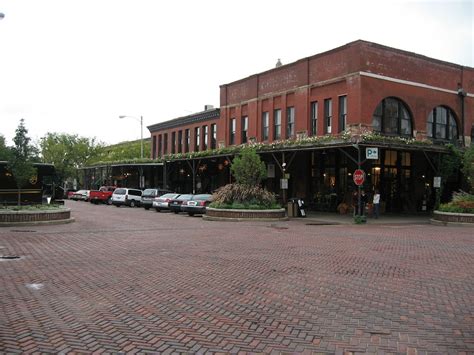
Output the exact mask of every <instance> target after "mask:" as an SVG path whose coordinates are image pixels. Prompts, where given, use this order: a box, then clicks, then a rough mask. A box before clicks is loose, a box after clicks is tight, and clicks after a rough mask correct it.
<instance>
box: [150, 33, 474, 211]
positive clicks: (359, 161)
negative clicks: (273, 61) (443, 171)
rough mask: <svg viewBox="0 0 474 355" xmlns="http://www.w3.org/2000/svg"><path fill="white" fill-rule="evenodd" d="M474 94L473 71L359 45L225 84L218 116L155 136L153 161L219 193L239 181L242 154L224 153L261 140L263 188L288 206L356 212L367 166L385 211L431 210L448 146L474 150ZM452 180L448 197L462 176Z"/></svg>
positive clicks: (153, 129) (181, 122)
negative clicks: (358, 181)
mask: <svg viewBox="0 0 474 355" xmlns="http://www.w3.org/2000/svg"><path fill="white" fill-rule="evenodd" d="M473 93H474V70H473V69H472V68H469V67H464V66H460V65H456V64H452V63H447V62H443V61H439V60H436V59H432V58H428V57H425V56H421V55H418V54H415V53H410V52H406V51H402V50H398V49H394V48H390V47H386V46H382V45H378V44H375V43H370V42H366V41H355V42H352V43H349V44H347V45H344V46H342V47H339V48H336V49H333V50H330V51H328V52H324V53H320V54H317V55H314V56H311V57H308V58H304V59H301V60H298V61H296V62H294V63H290V64H287V65H283V66H278V67H276V68H274V69H271V70H268V71H266V72H263V73H259V74H255V75H252V76H249V77H247V78H244V79H241V80H238V81H235V82H232V83H229V84H225V85H222V86H221V87H220V109H210V110H205V111H203V112H200V113H197V114H194V115H189V116H186V117H181V118H178V119H174V120H170V121H166V122H162V123H158V124H156V125H153V126H150V127H148V128H149V130H150V133H151V136H152V142H153V144H152V157H154V158H163V157H167V159H168V158H169V159H171V158H172V157H174V158H175V159H171V160H172V161H173V162H174V165H175V169H174V170H175V173H176V175H175V176H172V175H170V176H169V179H167V181H168V182H169V183H170V184H173V183H177V184H176V187H177V188H179V189H182V190H190V186H191V189H192V190H193V191H194V190H196V181H197V180H199V181H198V182H199V186H200V188H199V189H198V190H204V189H206V190H212V189H214V188H216V187H218V186H220V185H222V184H225V183H226V182H228V181H231V177H230V175H229V174H230V173H229V172H228V170H226V167H227V166H228V165H229V163H230V161H231V160H232V155H231V154H227V155H226V154H220V153H219V151H220V150H219V149H222V148H226V147H232V146H240V145H245V144H254V143H256V144H261V145H264V147H263V148H262V149H261V150H260V154H261V156H262V159H263V160H264V161H265V162H266V163H267V166H268V169H269V173H268V178H267V180H266V181H265V185H266V186H267V187H268V188H269V189H271V190H273V191H275V192H277V193H279V194H280V195H283V200H285V198H287V197H290V196H295V197H300V198H304V199H305V200H306V201H307V203H309V204H310V205H314V206H315V208H320V209H326V208H327V209H328V210H334V209H335V206H337V205H338V204H340V203H341V202H347V203H349V201H348V199H349V198H350V193H351V190H352V189H353V188H354V183H353V182H352V173H353V171H354V170H355V169H356V168H362V169H363V170H364V171H365V172H366V174H367V178H366V181H365V183H364V187H365V188H366V189H367V190H369V191H373V190H374V189H379V190H380V191H381V195H382V199H383V201H384V204H385V206H384V207H385V208H386V210H387V211H420V210H426V209H428V208H429V206H430V203H431V204H432V203H433V202H432V201H433V189H434V186H433V179H434V177H435V176H437V175H438V174H439V170H440V161H441V155H442V154H444V153H446V152H447V149H446V144H448V143H449V144H453V145H456V146H464V145H469V144H471V141H472V134H473V133H472V132H473V119H472V117H473V114H474V94H473ZM348 135H349V136H350V137H351V138H350V139H349V140H348V139H347V137H348ZM370 135H373V136H376V137H379V138H380V137H387V138H392V139H393V138H400V139H402V140H401V141H398V143H396V142H395V141H394V140H392V141H390V140H388V141H387V140H385V139H378V140H377V139H373V140H370V139H367V137H370ZM312 137H314V138H315V140H314V141H313V140H311V138H312ZM318 137H329V138H333V140H332V141H331V140H326V142H327V143H325V144H320V142H319V141H317V139H316V138H318ZM362 137H364V139H362ZM285 142H287V144H285ZM295 142H299V143H298V144H296V143H295ZM387 142H388V143H387ZM413 142H415V144H411V143H413ZM416 142H429V144H416ZM280 143H281V144H280ZM300 143H301V144H300ZM303 143H304V144H303ZM408 143H410V144H408ZM265 145H266V146H265ZM265 147H266V148H265ZM367 147H369V148H370V147H372V148H377V150H378V152H379V154H378V157H377V159H366V156H365V148H367ZM216 149H217V150H216ZM206 150H211V151H213V150H215V152H216V153H215V154H214V155H212V154H210V155H209V157H208V158H200V160H199V162H198V161H196V160H195V159H194V158H186V157H181V156H177V154H180V153H181V154H184V155H185V154H186V153H191V152H198V151H200V152H202V151H206ZM361 151H362V152H361ZM191 163H192V164H194V165H192V164H191ZM196 164H197V165H196ZM178 165H179V167H177V166H178ZM169 167H170V168H171V170H172V169H173V164H170V165H169ZM203 167H205V168H203ZM197 175H199V176H197ZM209 176H212V178H211V179H210V180H211V182H209V181H208V183H204V180H205V179H206V178H209ZM190 178H192V180H193V181H192V182H190ZM282 179H285V180H288V189H282V188H281V187H282V186H281V185H280V184H281V180H282ZM180 181H181V182H180ZM445 183H446V186H448V187H450V188H448V189H445V192H446V193H447V191H449V190H450V189H454V188H456V187H458V186H459V183H460V181H459V177H458V176H453V177H450V178H449V181H446V182H445ZM187 192H189V191H187Z"/></svg>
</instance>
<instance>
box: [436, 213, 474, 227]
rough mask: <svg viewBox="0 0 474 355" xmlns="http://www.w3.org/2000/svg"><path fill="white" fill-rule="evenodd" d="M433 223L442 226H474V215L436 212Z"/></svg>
mask: <svg viewBox="0 0 474 355" xmlns="http://www.w3.org/2000/svg"><path fill="white" fill-rule="evenodd" d="M432 221H433V222H434V223H441V224H448V223H463V224H464V223H465V224H472V225H473V226H474V214H472V213H453V212H440V211H434V213H433V219H432Z"/></svg>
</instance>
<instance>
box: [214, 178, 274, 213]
mask: <svg viewBox="0 0 474 355" xmlns="http://www.w3.org/2000/svg"><path fill="white" fill-rule="evenodd" d="M210 206H211V207H215V208H233V209H276V208H280V206H279V205H278V204H277V203H276V199H275V195H274V194H273V193H271V192H269V191H267V190H265V189H262V188H261V187H260V186H248V185H241V184H228V185H225V186H223V187H221V188H220V189H218V190H217V191H216V193H214V195H213V202H212V203H211V205H210Z"/></svg>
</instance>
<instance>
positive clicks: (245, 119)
mask: <svg viewBox="0 0 474 355" xmlns="http://www.w3.org/2000/svg"><path fill="white" fill-rule="evenodd" d="M241 128H242V144H243V143H247V131H248V129H249V118H248V117H247V116H244V117H242V121H241Z"/></svg>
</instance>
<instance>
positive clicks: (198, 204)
mask: <svg viewBox="0 0 474 355" xmlns="http://www.w3.org/2000/svg"><path fill="white" fill-rule="evenodd" d="M211 202H212V195H209V194H200V195H193V197H192V198H191V199H190V200H188V201H183V203H182V204H181V211H182V212H187V213H188V215H190V216H194V215H195V214H205V213H206V209H207V206H209V204H210V203H211Z"/></svg>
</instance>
